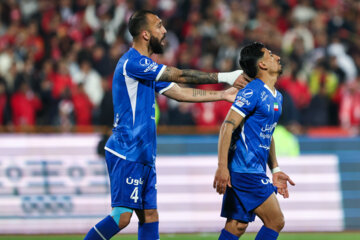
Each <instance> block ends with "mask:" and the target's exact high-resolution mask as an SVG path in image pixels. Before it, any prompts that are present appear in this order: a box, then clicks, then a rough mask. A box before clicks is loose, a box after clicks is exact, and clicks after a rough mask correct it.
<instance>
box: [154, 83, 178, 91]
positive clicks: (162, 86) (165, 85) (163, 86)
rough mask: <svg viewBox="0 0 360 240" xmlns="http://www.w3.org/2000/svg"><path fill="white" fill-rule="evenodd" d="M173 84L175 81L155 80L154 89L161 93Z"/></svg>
mask: <svg viewBox="0 0 360 240" xmlns="http://www.w3.org/2000/svg"><path fill="white" fill-rule="evenodd" d="M174 85H175V83H173V82H161V81H157V82H155V91H156V92H157V93H160V94H163V93H164V92H166V91H167V90H169V89H170V88H172V87H173V86H174Z"/></svg>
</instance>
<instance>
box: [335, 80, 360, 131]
mask: <svg viewBox="0 0 360 240" xmlns="http://www.w3.org/2000/svg"><path fill="white" fill-rule="evenodd" d="M339 118H340V123H341V126H342V127H344V128H348V129H356V128H359V127H360V77H358V78H357V81H355V82H352V83H349V84H347V85H346V86H343V89H342V91H341V100H340V111H339Z"/></svg>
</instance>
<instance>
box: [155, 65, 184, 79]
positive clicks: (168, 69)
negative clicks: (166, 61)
mask: <svg viewBox="0 0 360 240" xmlns="http://www.w3.org/2000/svg"><path fill="white" fill-rule="evenodd" d="M176 71H179V70H178V69H176V68H172V67H166V68H165V71H164V72H163V73H162V74H161V76H160V79H159V81H163V82H173V77H172V76H174V75H175V74H176Z"/></svg>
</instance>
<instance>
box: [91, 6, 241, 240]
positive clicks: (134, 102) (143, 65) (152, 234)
mask: <svg viewBox="0 0 360 240" xmlns="http://www.w3.org/2000/svg"><path fill="white" fill-rule="evenodd" d="M129 31H130V33H131V35H132V36H133V47H132V48H130V50H129V51H128V52H126V53H125V54H124V55H123V56H122V57H121V58H120V60H119V62H118V64H117V66H116V69H115V73H114V77H113V88H112V91H113V105H114V128H113V134H112V135H111V136H110V138H109V140H108V141H107V143H106V146H105V150H106V151H105V159H106V164H107V167H108V172H109V175H110V188H111V206H112V208H113V209H112V212H111V214H110V215H109V216H107V217H106V218H104V219H103V220H102V221H100V222H99V223H97V224H96V225H95V226H94V227H93V228H91V230H90V231H89V232H88V234H87V235H86V236H85V239H87V240H89V239H92V240H97V239H99V240H104V239H110V238H111V237H112V236H114V235H115V234H116V233H117V232H119V231H120V230H121V229H123V228H125V227H126V226H127V225H128V224H129V222H130V219H131V216H132V214H133V211H135V213H136V215H137V217H138V219H139V226H138V239H139V240H157V239H159V217H158V212H157V201H156V195H157V190H156V170H155V156H156V125H155V92H158V93H160V94H164V95H165V96H167V97H170V98H172V99H175V100H177V101H187V102H205V101H218V100H227V101H230V102H233V100H234V99H235V96H236V93H237V89H236V88H230V89H228V90H226V91H206V90H199V89H193V88H183V87H180V86H178V85H177V84H176V83H173V82H177V83H192V84H202V83H204V84H205V83H219V82H226V83H229V84H230V85H234V86H236V87H244V86H245V85H246V84H247V81H246V80H245V79H244V77H243V76H241V73H242V71H241V70H237V71H234V72H229V73H204V72H200V71H195V70H180V69H177V68H174V67H169V66H165V65H163V64H158V63H156V62H154V61H153V60H152V59H151V58H150V56H151V55H152V54H153V53H162V52H163V48H164V45H165V34H166V29H165V28H164V26H163V24H162V21H161V19H160V18H159V17H158V16H156V15H155V14H154V13H153V12H151V11H146V10H141V11H137V12H135V13H134V14H133V15H132V16H131V18H130V20H129Z"/></svg>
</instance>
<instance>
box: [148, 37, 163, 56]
mask: <svg viewBox="0 0 360 240" xmlns="http://www.w3.org/2000/svg"><path fill="white" fill-rule="evenodd" d="M164 38H165V36H164V37H163V39H164ZM163 39H161V40H159V39H158V38H156V37H153V36H151V37H150V49H151V50H152V52H153V53H155V54H161V53H164V47H163V46H162V45H161V41H162V40H163Z"/></svg>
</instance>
